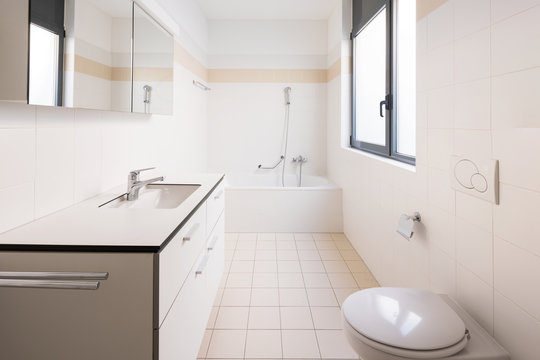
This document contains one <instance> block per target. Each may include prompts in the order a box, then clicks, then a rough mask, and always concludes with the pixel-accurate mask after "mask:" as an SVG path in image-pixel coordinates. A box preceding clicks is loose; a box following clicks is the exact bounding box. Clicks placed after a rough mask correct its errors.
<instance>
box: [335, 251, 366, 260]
mask: <svg viewBox="0 0 540 360" xmlns="http://www.w3.org/2000/svg"><path fill="white" fill-rule="evenodd" d="M339 252H340V253H341V256H342V257H343V260H362V258H361V257H360V256H359V255H358V254H357V253H356V251H354V250H340V251H339Z"/></svg>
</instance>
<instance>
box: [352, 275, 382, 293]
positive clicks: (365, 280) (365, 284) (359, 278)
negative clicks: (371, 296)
mask: <svg viewBox="0 0 540 360" xmlns="http://www.w3.org/2000/svg"><path fill="white" fill-rule="evenodd" d="M353 276H354V279H355V280H356V283H357V284H358V287H359V288H360V289H367V288H372V287H377V286H379V283H378V282H377V280H375V278H374V277H373V275H371V273H353Z"/></svg>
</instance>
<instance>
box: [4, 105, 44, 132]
mask: <svg viewBox="0 0 540 360" xmlns="http://www.w3.org/2000/svg"><path fill="white" fill-rule="evenodd" d="M35 126H36V107H35V106H28V105H26V104H19V103H11V102H2V101H0V129H2V128H3V129H9V128H35Z"/></svg>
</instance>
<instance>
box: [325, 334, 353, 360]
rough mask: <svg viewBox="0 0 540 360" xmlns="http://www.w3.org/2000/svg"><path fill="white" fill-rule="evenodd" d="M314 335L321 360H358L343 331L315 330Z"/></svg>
mask: <svg viewBox="0 0 540 360" xmlns="http://www.w3.org/2000/svg"><path fill="white" fill-rule="evenodd" d="M316 333H317V340H318V342H319V348H320V350H321V357H322V358H323V359H359V357H358V355H356V353H355V352H354V350H353V349H352V348H351V346H350V345H349V343H348V342H347V339H346V338H345V334H344V333H343V330H316Z"/></svg>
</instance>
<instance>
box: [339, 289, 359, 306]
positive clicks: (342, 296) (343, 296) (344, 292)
mask: <svg viewBox="0 0 540 360" xmlns="http://www.w3.org/2000/svg"><path fill="white" fill-rule="evenodd" d="M358 290H360V289H359V288H350V289H345V288H337V289H334V293H335V294H336V297H337V300H338V302H339V306H341V305H343V302H344V301H345V299H347V297H348V296H349V295H351V294H353V293H355V292H357V291H358Z"/></svg>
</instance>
